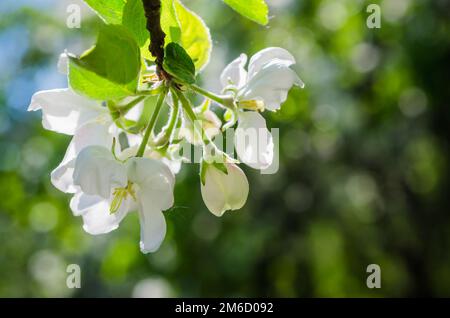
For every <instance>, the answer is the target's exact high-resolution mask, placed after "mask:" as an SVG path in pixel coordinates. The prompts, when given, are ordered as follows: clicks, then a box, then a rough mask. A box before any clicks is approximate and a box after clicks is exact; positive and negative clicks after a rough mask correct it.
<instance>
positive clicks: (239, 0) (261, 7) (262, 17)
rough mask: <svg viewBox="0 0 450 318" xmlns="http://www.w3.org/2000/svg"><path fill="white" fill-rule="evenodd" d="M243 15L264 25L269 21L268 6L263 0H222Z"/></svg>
mask: <svg viewBox="0 0 450 318" xmlns="http://www.w3.org/2000/svg"><path fill="white" fill-rule="evenodd" d="M223 1H224V2H225V3H226V4H227V5H229V6H230V7H231V8H232V9H233V10H235V11H236V12H238V13H240V14H241V15H243V16H244V17H246V18H248V19H250V20H252V21H254V22H256V23H259V24H262V25H266V24H267V23H268V22H269V7H268V6H267V4H266V2H265V1H264V0H223Z"/></svg>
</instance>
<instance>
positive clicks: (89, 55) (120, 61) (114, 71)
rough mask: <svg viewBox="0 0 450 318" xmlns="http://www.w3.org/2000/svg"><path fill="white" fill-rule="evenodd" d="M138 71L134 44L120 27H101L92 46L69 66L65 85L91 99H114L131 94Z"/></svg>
mask: <svg viewBox="0 0 450 318" xmlns="http://www.w3.org/2000/svg"><path fill="white" fill-rule="evenodd" d="M139 71H140V52H139V47H138V45H137V44H136V41H135V40H134V39H133V37H132V36H131V35H130V33H129V32H128V31H127V30H126V29H125V28H123V27H121V26H113V25H109V26H103V27H102V28H101V30H100V33H99V36H98V39H97V43H96V45H95V46H94V47H93V48H91V49H90V50H88V51H87V52H85V53H84V54H83V55H82V56H81V57H80V58H79V59H77V58H71V59H70V63H69V84H70V85H71V87H72V88H73V89H74V90H75V91H77V92H79V93H80V94H83V95H87V96H89V97H91V98H94V99H116V98H121V97H125V96H128V95H130V94H133V93H134V92H135V90H136V88H137V84H138V76H139Z"/></svg>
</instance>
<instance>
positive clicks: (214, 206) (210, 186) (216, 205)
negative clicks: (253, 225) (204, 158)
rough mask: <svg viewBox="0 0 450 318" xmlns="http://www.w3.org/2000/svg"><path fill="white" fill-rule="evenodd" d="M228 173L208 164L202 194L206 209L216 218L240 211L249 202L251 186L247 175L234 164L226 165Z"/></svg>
mask: <svg viewBox="0 0 450 318" xmlns="http://www.w3.org/2000/svg"><path fill="white" fill-rule="evenodd" d="M224 167H225V168H226V170H227V173H225V172H224V171H221V170H219V169H218V168H216V167H215V166H214V165H213V164H206V167H205V169H206V171H205V172H204V184H203V183H201V192H202V197H203V201H204V202H205V205H206V207H207V208H208V209H209V211H211V213H213V214H214V215H216V216H219V217H220V216H222V215H223V214H224V213H225V212H226V211H228V210H238V209H240V208H242V207H243V206H244V204H245V202H246V201H247V197H248V193H249V184H248V180H247V177H246V176H245V173H244V172H243V171H242V170H241V169H240V168H239V167H238V166H237V165H235V164H234V163H225V164H224Z"/></svg>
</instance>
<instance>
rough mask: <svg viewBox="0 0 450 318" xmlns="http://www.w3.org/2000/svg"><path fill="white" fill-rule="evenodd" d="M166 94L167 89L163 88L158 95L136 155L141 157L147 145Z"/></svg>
mask: <svg viewBox="0 0 450 318" xmlns="http://www.w3.org/2000/svg"><path fill="white" fill-rule="evenodd" d="M166 95H167V89H164V90H163V92H162V93H161V95H159V97H158V101H157V102H156V108H155V111H154V112H153V114H152V117H151V118H150V121H149V123H148V126H147V128H146V130H145V135H144V138H143V139H142V142H141V145H140V146H139V150H138V152H137V154H136V157H142V156H143V155H144V152H145V147H146V146H147V143H148V140H149V139H150V135H151V133H152V131H153V128H154V127H155V124H156V120H157V119H158V115H159V112H160V111H161V107H162V105H163V102H164V99H165V98H166Z"/></svg>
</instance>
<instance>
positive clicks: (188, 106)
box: [173, 89, 210, 145]
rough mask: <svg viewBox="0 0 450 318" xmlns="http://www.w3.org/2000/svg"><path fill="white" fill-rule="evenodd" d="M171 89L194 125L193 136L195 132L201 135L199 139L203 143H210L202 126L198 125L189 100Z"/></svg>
mask: <svg viewBox="0 0 450 318" xmlns="http://www.w3.org/2000/svg"><path fill="white" fill-rule="evenodd" d="M173 91H174V92H175V94H176V95H177V96H178V99H179V100H180V102H181V106H182V107H183V110H184V111H185V113H186V114H187V115H188V117H189V119H190V120H191V121H192V124H193V125H194V136H195V133H197V134H199V135H200V136H201V138H200V139H201V140H202V142H203V145H206V144H208V143H210V140H205V138H206V139H207V137H206V134H205V133H204V132H203V128H202V126H201V125H199V120H198V118H197V115H196V114H195V112H194V110H193V109H192V105H191V102H190V101H189V100H188V99H187V98H186V96H184V94H183V93H182V92H180V91H179V90H177V89H174V90H173ZM203 137H205V138H203Z"/></svg>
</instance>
